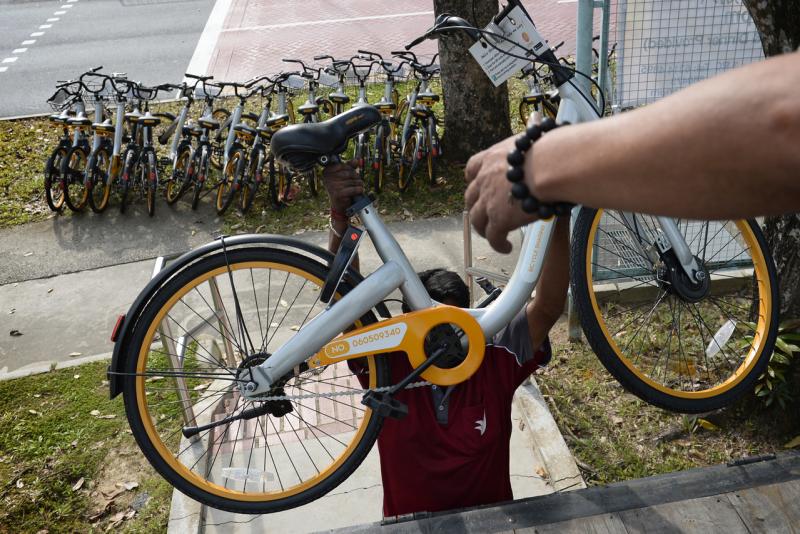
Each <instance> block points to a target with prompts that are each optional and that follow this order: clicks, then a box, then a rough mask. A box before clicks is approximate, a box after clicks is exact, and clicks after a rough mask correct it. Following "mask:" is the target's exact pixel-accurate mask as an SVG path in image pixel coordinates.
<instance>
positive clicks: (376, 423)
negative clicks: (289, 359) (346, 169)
mask: <svg viewBox="0 0 800 534" xmlns="http://www.w3.org/2000/svg"><path fill="white" fill-rule="evenodd" d="M326 275H327V267H326V266H324V265H323V264H321V263H319V262H316V261H312V260H311V259H309V258H307V257H305V256H300V255H297V254H294V253H291V252H287V251H282V250H276V249H264V248H261V249H254V248H249V249H239V250H234V251H228V252H227V255H226V254H224V253H218V254H216V255H213V256H209V257H207V258H205V259H204V260H202V261H200V262H197V263H195V264H194V265H192V266H191V267H189V268H187V269H186V270H185V271H183V272H181V273H179V274H177V275H176V276H175V277H174V278H173V279H172V280H170V282H168V283H167V284H165V285H164V286H163V287H162V288H161V289H159V290H158V292H157V293H156V294H155V295H154V296H153V298H152V300H151V301H150V302H149V303H148V305H147V307H146V308H145V309H144V311H143V312H142V315H141V316H140V318H139V319H138V321H137V328H136V333H135V334H134V338H133V340H132V342H131V344H130V345H129V347H128V356H127V360H126V361H127V368H126V375H125V377H124V390H123V391H124V398H125V409H126V413H127V416H128V420H129V422H130V425H131V430H132V432H133V435H134V437H135V438H136V441H137V442H138V444H139V446H140V447H141V449H142V451H143V453H144V454H145V456H146V457H147V458H148V460H149V461H150V462H151V463H152V464H153V466H154V467H155V469H156V470H157V471H158V472H159V473H160V474H161V475H162V476H163V477H164V478H166V479H167V480H168V481H169V482H170V483H171V484H173V485H174V486H175V487H176V488H178V489H179V490H180V491H182V492H183V493H185V494H187V495H189V496H191V497H192V498H194V499H196V500H198V501H200V502H203V503H205V504H207V505H210V506H214V507H215V508H220V509H223V510H229V511H232V512H240V513H269V512H276V511H279V510H284V509H287V508H293V507H296V506H300V505H302V504H305V503H307V502H309V501H311V500H314V499H316V498H319V497H321V496H322V495H324V494H325V493H327V492H328V491H330V490H331V489H333V488H334V487H336V486H337V485H338V484H339V483H341V482H342V481H343V480H344V479H346V478H347V477H348V476H349V475H350V474H351V473H352V472H353V471H354V470H355V469H356V467H358V465H359V464H360V463H361V462H362V461H363V459H364V457H365V456H366V455H367V453H368V452H369V450H370V448H371V447H372V445H373V443H374V442H375V439H376V437H377V435H378V431H379V430H380V427H381V424H382V418H380V417H379V416H377V415H376V414H374V413H373V412H372V411H371V410H370V409H368V408H366V407H364V406H363V405H362V404H361V402H360V401H361V395H362V393H363V388H365V387H369V388H375V387H382V386H386V385H387V384H388V381H389V376H388V366H387V364H386V362H385V361H384V360H383V359H382V358H381V357H375V356H369V357H366V358H364V360H363V362H361V363H360V364H359V365H358V366H353V368H352V369H351V367H350V366H348V364H347V362H339V363H337V364H334V365H331V366H328V367H325V368H322V369H314V370H310V369H308V368H307V367H306V366H305V365H302V366H300V367H297V368H295V369H294V370H293V371H292V372H290V373H289V374H288V375H287V376H285V377H284V378H283V379H282V380H280V382H279V383H278V385H276V387H275V388H273V390H272V391H271V392H270V393H269V395H270V396H273V397H281V399H278V400H275V399H273V400H269V401H261V402H259V401H252V400H247V399H245V398H244V397H243V396H242V395H241V394H240V391H239V387H238V382H237V381H236V376H237V374H239V373H243V372H244V373H246V372H247V371H246V370H245V371H243V369H246V368H247V367H250V366H253V365H258V364H259V363H261V362H263V361H264V360H266V359H268V358H269V357H270V353H271V351H274V350H275V348H277V347H279V346H281V345H282V344H283V343H285V342H286V341H287V340H288V339H289V338H290V337H291V336H293V335H294V334H295V331H297V330H299V329H300V328H302V326H303V325H304V324H306V323H307V322H308V321H309V320H310V319H311V318H313V317H314V316H315V315H316V314H317V313H319V312H320V311H322V310H323V309H324V307H325V306H324V304H323V303H321V302H320V301H319V295H320V291H319V289H320V286H321V285H322V283H323V280H324V279H325V277H326ZM340 287H341V286H340ZM347 290H348V288H346V287H345V288H343V293H346V292H347ZM337 298H338V297H337ZM363 320H364V321H365V322H372V321H374V317H372V316H371V315H370V316H369V318H367V317H365V318H364V319H363ZM359 324H360V323H359ZM175 351H180V352H181V354H180V355H179V356H178V355H175V354H174V352H175ZM253 408H257V409H261V410H263V411H262V412H261V414H260V415H255V414H254V413H253V412H250V413H249V415H245V416H243V418H240V419H235V420H233V419H227V418H230V417H231V416H233V417H236V416H240V415H242V414H243V413H244V412H245V410H251V409H253ZM186 421H189V423H188V424H190V425H196V426H198V427H199V426H202V425H208V424H209V423H214V422H216V423H218V425H216V426H213V427H212V428H209V429H207V430H203V431H201V432H199V434H197V436H196V439H195V440H194V441H192V440H190V439H188V438H185V437H183V435H182V430H183V428H184V425H186V424H187V423H186Z"/></svg>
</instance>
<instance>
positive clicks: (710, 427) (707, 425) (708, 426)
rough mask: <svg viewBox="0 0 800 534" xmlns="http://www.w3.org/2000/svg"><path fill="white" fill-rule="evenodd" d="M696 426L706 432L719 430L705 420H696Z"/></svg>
mask: <svg viewBox="0 0 800 534" xmlns="http://www.w3.org/2000/svg"><path fill="white" fill-rule="evenodd" d="M697 424H698V425H700V426H701V427H703V428H705V429H706V430H712V431H713V430H719V427H718V426H717V425H715V424H714V423H712V422H711V421H707V420H706V419H698V420H697Z"/></svg>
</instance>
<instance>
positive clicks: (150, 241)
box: [0, 210, 519, 375]
mask: <svg viewBox="0 0 800 534" xmlns="http://www.w3.org/2000/svg"><path fill="white" fill-rule="evenodd" d="M105 215H110V214H104V216H103V217H86V218H85V219H79V218H77V217H70V218H59V219H56V220H50V221H44V222H41V223H35V224H31V225H26V226H25V227H23V228H25V229H26V231H25V232H18V231H16V230H11V231H9V230H3V231H1V232H0V258H4V260H3V261H0V375H3V374H4V373H6V372H9V371H14V370H19V369H21V368H28V369H30V368H36V367H39V366H42V365H43V366H44V367H45V368H48V367H49V365H50V364H51V363H52V362H58V361H61V362H63V361H71V360H72V358H70V357H69V354H70V353H73V352H79V353H81V356H82V357H86V356H92V355H98V354H103V353H107V352H109V351H110V350H111V349H112V346H111V343H110V342H109V340H108V338H109V334H110V332H111V329H112V328H113V326H114V321H115V319H116V317H117V315H118V314H120V313H125V312H126V311H127V310H128V307H129V306H130V304H131V303H132V302H133V300H134V299H135V297H136V295H137V294H138V293H139V291H140V290H141V288H143V287H144V285H145V284H146V283H147V281H148V280H149V279H150V275H151V273H152V269H153V262H152V261H151V260H148V258H153V257H154V256H157V255H159V254H163V253H167V252H183V251H185V250H187V249H189V248H193V247H196V246H198V245H200V244H202V243H205V242H207V241H209V240H210V235H209V234H210V233H213V229H214V228H215V224H216V223H215V221H214V220H213V218H211V217H208V218H207V219H206V220H204V222H203V223H191V224H189V223H186V222H185V220H184V222H183V223H182V224H175V225H174V226H167V227H169V228H171V231H170V232H164V231H161V232H156V231H155V229H156V228H157V227H158V226H159V225H162V230H163V225H169V224H170V223H175V222H177V219H173V218H172V216H171V214H170V212H169V210H162V212H161V213H160V214H157V215H156V218H155V219H154V220H150V219H149V218H148V217H147V215H146V214H144V213H139V214H136V215H133V214H131V216H130V217H129V219H128V220H126V221H122V220H119V221H114V222H116V223H117V224H113V223H112V224H105V225H99V226H93V225H91V224H90V223H91V222H93V221H97V220H101V221H103V222H105V223H109V222H111V221H110V219H106V217H105ZM197 220H201V219H197ZM101 226H102V228H101ZM389 228H390V229H391V231H392V232H393V233H394V235H395V237H396V238H397V240H398V242H399V243H400V245H401V246H402V247H403V249H404V250H405V251H406V253H407V254H408V256H409V259H410V260H411V262H412V263H413V265H414V267H415V268H416V269H418V270H423V269H431V268H434V267H446V268H451V269H454V270H456V271H459V272H461V271H462V269H463V248H462V235H463V234H462V225H461V218H460V217H446V218H440V219H426V220H420V221H413V222H410V221H407V222H396V223H391V224H389ZM193 230H195V234H194V235H192V231H193ZM297 237H298V238H301V239H302V240H303V241H307V242H311V243H314V244H316V245H320V246H325V244H326V240H327V232H306V233H304V234H303V235H299V236H297ZM518 237H519V234H518V233H515V235H514V238H515V239H517V238H518ZM473 247H474V248H473V255H474V257H475V264H476V266H479V267H482V268H485V269H489V270H492V271H495V272H500V271H501V270H503V269H505V271H506V272H509V271H511V270H513V267H514V262H515V261H516V258H517V255H516V253H514V254H510V255H508V256H506V255H502V254H496V253H493V252H492V251H491V250H490V249H489V246H488V243H487V242H486V241H485V240H483V239H479V238H477V237H476V239H475V240H474V244H473ZM431 251H435V253H431ZM29 252H33V254H31V255H28V256H26V254H28V253H29ZM360 255H361V259H362V268H363V269H364V272H372V271H374V270H375V269H376V268H377V267H379V265H380V264H379V260H378V257H377V254H376V253H375V250H374V248H373V247H372V245H371V243H370V242H369V241H365V242H364V243H362V246H361V248H360ZM121 262H128V263H124V264H120V263H121ZM61 273H69V274H61ZM32 276H36V277H37V279H33V280H31V279H30V278H31V277H32ZM43 277H47V278H43ZM12 330H19V331H20V332H22V333H23V335H22V336H19V337H15V336H11V335H10V332H11V331H12ZM54 340H57V343H54Z"/></svg>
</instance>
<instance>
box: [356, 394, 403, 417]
mask: <svg viewBox="0 0 800 534" xmlns="http://www.w3.org/2000/svg"><path fill="white" fill-rule="evenodd" d="M361 404H363V405H364V406H366V407H367V408H370V409H371V410H372V411H373V412H375V415H378V416H380V417H391V418H393V419H403V418H404V417H405V416H407V415H408V405H406V404H405V403H403V402H400V401H399V400H397V399H395V398H394V397H392V396H391V395H389V394H388V393H386V392H378V391H368V392H367V393H366V394H365V395H364V397H363V398H362V399H361Z"/></svg>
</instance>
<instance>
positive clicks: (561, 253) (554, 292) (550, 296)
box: [525, 217, 569, 349]
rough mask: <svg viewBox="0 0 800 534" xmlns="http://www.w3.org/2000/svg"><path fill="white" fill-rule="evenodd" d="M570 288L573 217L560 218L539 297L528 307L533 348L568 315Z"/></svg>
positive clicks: (546, 260)
mask: <svg viewBox="0 0 800 534" xmlns="http://www.w3.org/2000/svg"><path fill="white" fill-rule="evenodd" d="M568 287H569V217H559V218H558V219H557V220H556V228H555V232H554V234H553V237H552V240H551V241H550V247H549V248H548V249H547V258H546V259H545V262H544V266H543V268H542V275H541V277H540V278H539V282H538V283H537V284H536V297H534V299H533V300H532V301H530V302H529V303H528V305H527V307H526V308H525V313H526V315H527V317H528V331H529V332H530V336H531V346H532V347H533V348H534V349H537V348H538V347H541V346H542V343H543V342H544V340H545V338H546V337H547V334H548V332H550V329H551V328H553V325H554V324H556V321H558V318H559V317H561V314H562V313H563V312H564V302H565V301H566V298H567V288H568Z"/></svg>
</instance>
